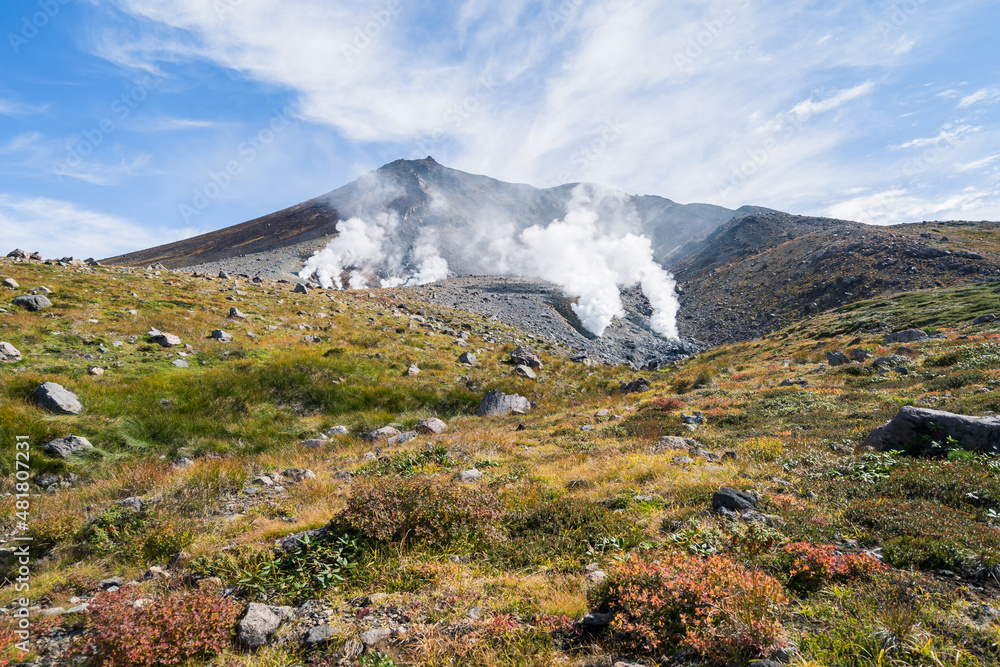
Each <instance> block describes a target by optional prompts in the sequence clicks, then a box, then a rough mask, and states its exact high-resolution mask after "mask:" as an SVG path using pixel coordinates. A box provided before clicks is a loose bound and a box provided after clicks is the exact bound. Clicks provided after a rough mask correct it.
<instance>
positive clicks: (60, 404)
mask: <svg viewBox="0 0 1000 667" xmlns="http://www.w3.org/2000/svg"><path fill="white" fill-rule="evenodd" d="M34 397H35V401H36V402H37V403H38V405H39V407H42V408H44V409H46V410H48V411H49V412H54V413H56V414H57V415H78V414H80V413H81V412H83V406H82V405H80V399H79V398H77V396H76V394H74V393H73V392H71V391H70V390H68V389H66V388H65V387H63V386H62V385H60V384H56V383H55V382H46V383H44V384H42V386H40V387H39V388H38V389H36V390H35V393H34Z"/></svg>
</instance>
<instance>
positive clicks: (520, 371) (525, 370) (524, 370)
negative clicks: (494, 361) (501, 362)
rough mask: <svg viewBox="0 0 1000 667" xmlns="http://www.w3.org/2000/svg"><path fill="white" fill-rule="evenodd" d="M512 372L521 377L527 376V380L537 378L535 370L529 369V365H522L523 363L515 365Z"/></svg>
mask: <svg viewBox="0 0 1000 667" xmlns="http://www.w3.org/2000/svg"><path fill="white" fill-rule="evenodd" d="M514 373H516V374H517V375H520V376H521V377H524V378H528V379H529V380H534V379H537V378H538V376H537V375H536V374H535V371H533V370H531V367H530V366H524V365H521V366H517V367H515V368H514Z"/></svg>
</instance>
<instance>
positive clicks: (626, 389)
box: [618, 378, 653, 394]
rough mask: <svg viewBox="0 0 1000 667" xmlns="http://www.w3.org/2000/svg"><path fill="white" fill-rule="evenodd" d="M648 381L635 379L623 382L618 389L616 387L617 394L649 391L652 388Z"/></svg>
mask: <svg viewBox="0 0 1000 667" xmlns="http://www.w3.org/2000/svg"><path fill="white" fill-rule="evenodd" d="M652 386H653V385H651V384H650V383H649V380H647V379H646V378H636V379H635V380H632V381H631V382H625V383H623V384H622V385H621V386H620V387H618V393H619V394H638V393H641V392H644V391H649V389H650V388H651V387H652Z"/></svg>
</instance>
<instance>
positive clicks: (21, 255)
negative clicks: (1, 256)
mask: <svg viewBox="0 0 1000 667" xmlns="http://www.w3.org/2000/svg"><path fill="white" fill-rule="evenodd" d="M7 257H10V258H11V259H28V251H26V250H21V249H20V248H18V249H17V250H11V251H10V252H9V253H7Z"/></svg>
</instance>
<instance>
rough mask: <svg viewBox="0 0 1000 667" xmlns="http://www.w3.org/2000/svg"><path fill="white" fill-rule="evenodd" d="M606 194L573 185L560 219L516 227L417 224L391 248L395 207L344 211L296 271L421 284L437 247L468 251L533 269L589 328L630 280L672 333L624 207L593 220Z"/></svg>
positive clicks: (671, 295)
mask: <svg viewBox="0 0 1000 667" xmlns="http://www.w3.org/2000/svg"><path fill="white" fill-rule="evenodd" d="M606 197H608V195H606V194H601V193H595V192H593V191H592V190H591V189H589V188H587V187H585V186H578V187H577V188H576V189H575V190H574V192H573V197H572V199H571V200H570V202H569V204H568V205H567V210H566V215H565V216H564V217H563V219H562V220H553V221H552V222H551V223H549V224H548V225H545V226H541V225H533V226H531V227H528V228H526V229H522V230H518V229H517V227H516V226H515V225H514V224H512V223H510V222H509V221H497V220H495V219H490V216H488V215H485V214H484V216H483V219H482V220H481V221H479V224H477V225H476V229H473V230H465V231H464V232H455V231H453V232H452V233H451V234H450V235H448V236H444V235H443V234H441V233H438V232H437V231H436V230H435V229H434V228H431V227H425V228H423V229H422V230H421V232H420V234H419V236H418V238H417V240H416V242H414V243H412V244H410V247H401V243H400V241H401V239H400V236H399V234H398V233H397V231H398V229H397V228H398V227H399V220H398V217H397V216H396V214H395V213H384V212H382V213H377V214H374V215H369V216H367V217H368V219H367V220H362V219H361V218H358V217H355V218H351V219H349V220H346V221H343V222H340V223H338V232H339V233H340V235H339V236H338V237H337V238H335V239H333V240H332V241H330V243H329V244H328V245H327V247H326V248H324V249H323V250H321V251H320V252H318V253H317V254H316V255H314V256H313V257H311V258H310V259H309V261H308V262H306V265H305V267H304V268H303V270H302V271H301V273H300V274H299V276H300V277H301V278H304V279H307V278H315V279H316V280H318V281H319V283H320V284H321V285H323V286H324V287H327V288H329V287H336V288H338V289H344V288H346V287H349V288H351V289H361V288H364V287H370V286H378V287H394V286H398V285H422V284H425V283H429V282H435V281H438V280H443V279H445V278H447V277H449V275H450V272H449V267H448V262H447V261H446V260H445V259H444V257H442V253H443V254H450V255H453V256H459V255H461V256H464V257H474V258H475V265H476V266H478V267H480V270H479V272H480V273H483V274H488V275H516V276H523V277H536V278H541V279H544V280H548V281H550V282H552V283H555V284H556V285H559V286H560V287H561V288H562V290H563V292H564V293H565V294H566V296H568V297H570V298H575V299H576V300H577V302H576V303H575V304H574V305H573V311H574V312H575V313H576V315H577V316H578V317H579V318H580V322H581V323H582V324H583V326H584V327H585V328H586V329H587V330H588V331H590V332H591V333H593V334H594V335H597V336H600V335H602V334H603V333H604V330H605V329H606V328H607V327H608V325H610V324H611V322H612V321H613V320H614V318H616V317H624V316H625V309H624V307H623V305H622V301H621V292H620V288H621V287H633V286H636V285H638V286H640V287H641V289H642V292H643V294H645V295H646V298H647V299H649V302H650V305H651V306H652V309H653V315H652V317H651V321H650V324H651V328H652V329H653V331H655V332H656V333H658V334H660V335H662V336H665V337H667V338H677V337H678V336H677V323H676V318H677V311H678V308H679V304H678V302H677V296H676V285H675V283H674V280H673V278H672V277H671V276H670V274H669V273H667V272H666V271H665V270H664V269H663V268H662V267H661V266H660V265H659V264H657V263H656V262H655V261H653V248H652V242H651V241H650V240H649V239H648V238H647V237H645V236H642V235H639V234H637V233H635V232H634V231H633V230H632V229H631V228H630V227H632V226H631V225H629V224H627V221H623V220H622V219H620V218H624V217H627V214H626V213H624V212H622V213H620V214H618V215H615V216H614V217H615V218H616V219H613V220H607V219H602V217H601V214H600V213H599V212H598V211H601V212H602V213H603V214H604V215H608V211H614V210H615V207H614V206H608V203H609V202H607V201H598V200H600V199H603V198H606ZM610 203H611V204H615V203H616V202H615V201H612V202H610ZM345 277H346V279H345ZM345 283H346V285H345Z"/></svg>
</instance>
